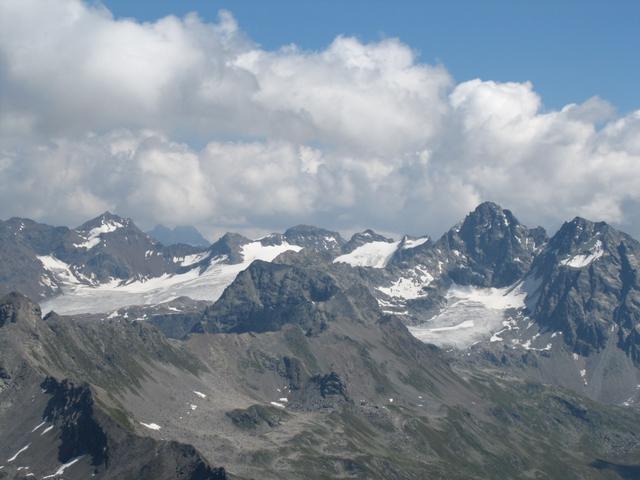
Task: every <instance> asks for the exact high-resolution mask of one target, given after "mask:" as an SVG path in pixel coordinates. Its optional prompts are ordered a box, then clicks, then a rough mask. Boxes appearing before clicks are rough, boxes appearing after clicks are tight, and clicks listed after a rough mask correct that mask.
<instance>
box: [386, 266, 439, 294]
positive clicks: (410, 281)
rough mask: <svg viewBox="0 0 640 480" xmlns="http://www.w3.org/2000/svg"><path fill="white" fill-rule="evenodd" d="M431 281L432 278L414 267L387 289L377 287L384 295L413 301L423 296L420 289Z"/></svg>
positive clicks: (420, 268) (424, 271) (421, 269)
mask: <svg viewBox="0 0 640 480" xmlns="http://www.w3.org/2000/svg"><path fill="white" fill-rule="evenodd" d="M432 281H433V276H432V275H431V274H430V273H429V272H427V271H426V270H424V269H423V268H422V267H416V268H415V269H414V270H413V272H408V274H407V275H406V276H404V277H400V278H398V279H397V280H395V281H394V282H393V283H391V285H389V286H388V287H377V289H378V290H379V291H380V292H382V293H384V294H385V295H387V296H389V297H392V298H400V299H403V300H413V299H415V298H419V297H421V296H423V293H422V289H423V288H424V287H426V286H428V285H429V284H430V283H431V282H432Z"/></svg>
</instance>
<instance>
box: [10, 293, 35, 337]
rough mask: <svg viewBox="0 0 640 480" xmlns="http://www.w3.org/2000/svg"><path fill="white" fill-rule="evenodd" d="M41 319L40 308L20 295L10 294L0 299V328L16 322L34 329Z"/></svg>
mask: <svg viewBox="0 0 640 480" xmlns="http://www.w3.org/2000/svg"><path fill="white" fill-rule="evenodd" d="M41 318H42V312H41V311H40V307H39V306H38V305H36V304H35V303H33V302H31V301H30V300H29V299H28V298H27V297H25V296H24V295H21V294H20V293H17V292H12V293H9V294H8V295H5V296H4V297H2V298H0V328H1V327H3V326H4V325H5V324H7V323H17V322H18V321H21V322H26V323H27V324H28V325H29V326H31V327H34V326H35V325H36V323H37V322H39V321H40V320H41Z"/></svg>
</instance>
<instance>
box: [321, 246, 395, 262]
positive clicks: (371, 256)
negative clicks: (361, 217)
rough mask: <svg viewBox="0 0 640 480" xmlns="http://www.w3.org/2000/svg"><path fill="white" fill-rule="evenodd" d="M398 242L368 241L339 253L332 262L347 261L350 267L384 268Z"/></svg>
mask: <svg viewBox="0 0 640 480" xmlns="http://www.w3.org/2000/svg"><path fill="white" fill-rule="evenodd" d="M399 244H400V242H369V243H365V244H364V245H360V246H359V247H358V248H356V249H355V250H353V251H352V252H350V253H347V254H345V255H340V256H339V257H337V258H335V259H334V260H333V263H347V264H349V265H351V266H352V267H372V268H384V267H386V266H387V263H388V262H389V260H390V259H391V257H392V256H393V254H394V253H395V251H396V250H397V249H398V245H399Z"/></svg>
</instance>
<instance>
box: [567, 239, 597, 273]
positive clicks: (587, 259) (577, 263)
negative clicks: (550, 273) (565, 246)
mask: <svg viewBox="0 0 640 480" xmlns="http://www.w3.org/2000/svg"><path fill="white" fill-rule="evenodd" d="M602 255H604V249H603V248H602V242H601V241H600V240H598V241H597V242H596V243H595V245H594V246H593V249H592V250H591V251H590V252H589V253H586V254H580V255H574V256H573V257H570V258H567V259H564V260H562V261H561V262H560V265H563V266H565V267H571V268H584V267H586V266H588V265H590V264H591V263H592V262H594V261H596V260H597V259H599V258H600V257H602Z"/></svg>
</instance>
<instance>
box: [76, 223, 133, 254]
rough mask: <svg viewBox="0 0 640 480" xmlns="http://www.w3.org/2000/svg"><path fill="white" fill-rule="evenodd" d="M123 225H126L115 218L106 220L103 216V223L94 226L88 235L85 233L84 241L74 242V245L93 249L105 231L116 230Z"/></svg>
mask: <svg viewBox="0 0 640 480" xmlns="http://www.w3.org/2000/svg"><path fill="white" fill-rule="evenodd" d="M122 227H124V225H122V224H121V223H120V222H114V221H113V220H107V221H105V219H104V218H103V219H102V225H100V226H99V227H95V228H92V229H91V230H89V232H88V233H87V234H86V235H84V238H85V241H84V242H82V243H77V244H74V245H73V246H74V247H76V248H85V249H87V250H91V249H92V248H93V247H95V246H97V245H99V244H100V241H101V238H100V237H101V236H102V234H103V233H111V232H115V231H116V230H118V229H119V228H122Z"/></svg>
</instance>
